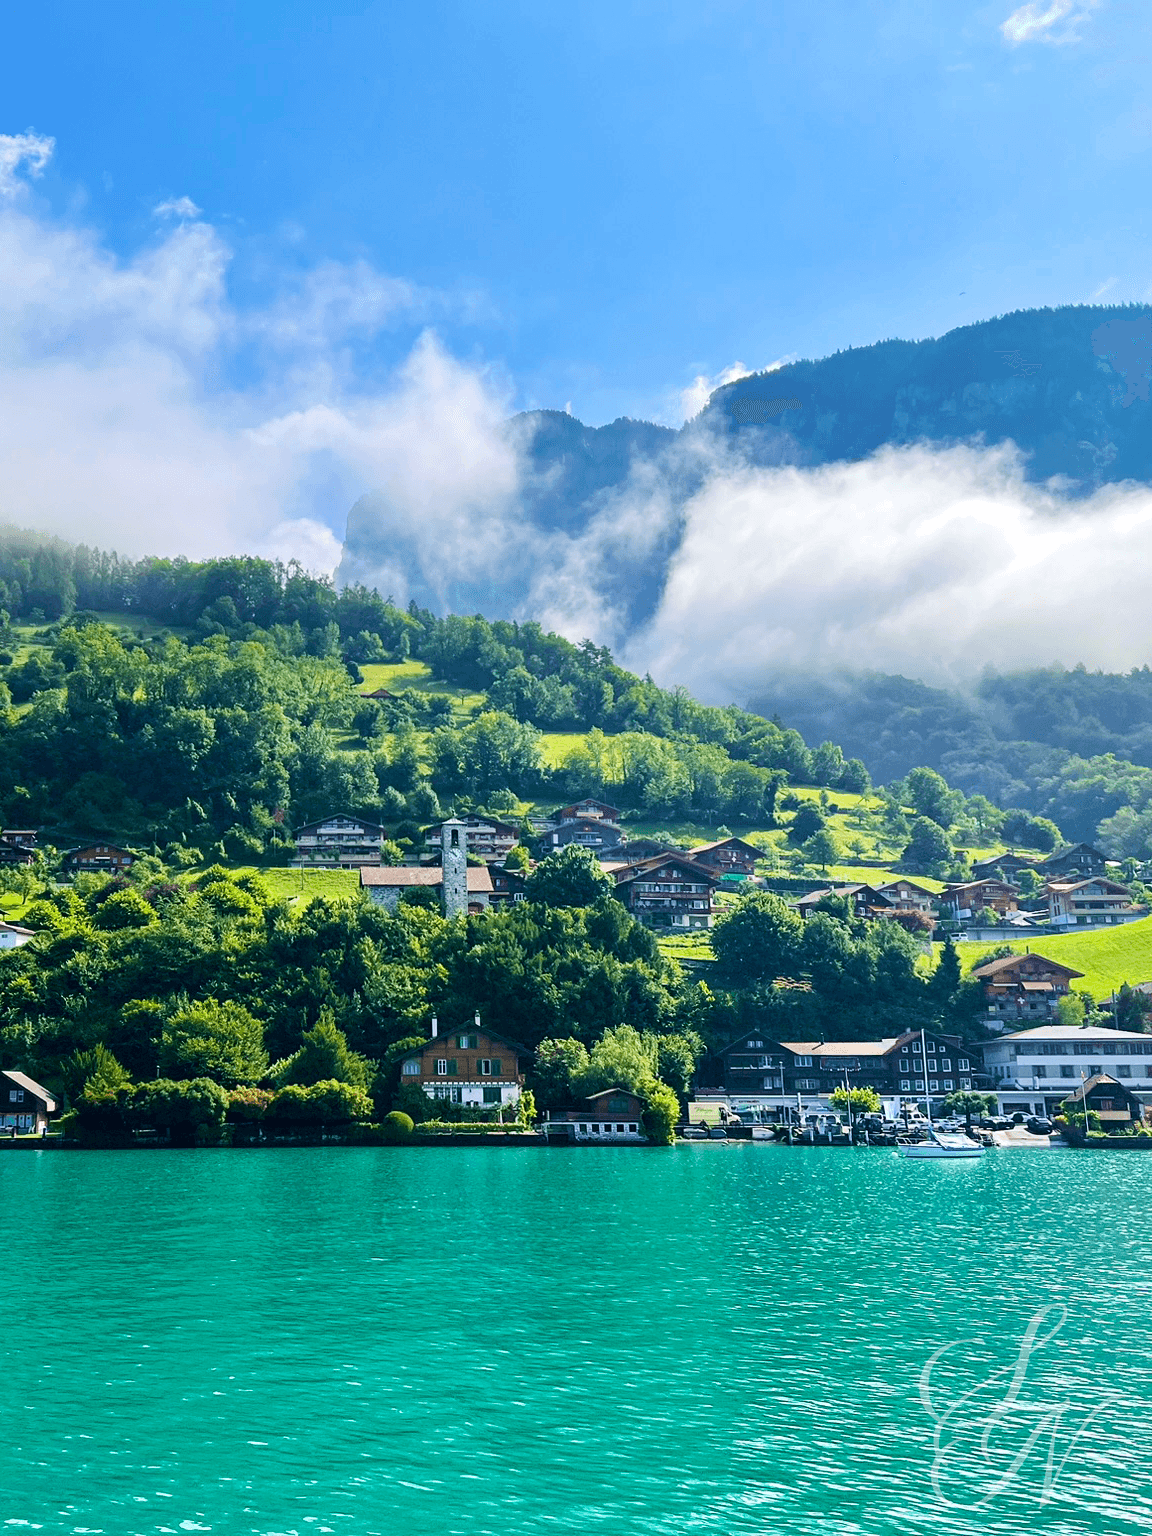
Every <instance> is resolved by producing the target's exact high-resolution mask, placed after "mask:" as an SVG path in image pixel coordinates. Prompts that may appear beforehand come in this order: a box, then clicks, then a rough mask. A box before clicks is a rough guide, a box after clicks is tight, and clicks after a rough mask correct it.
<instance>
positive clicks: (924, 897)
mask: <svg viewBox="0 0 1152 1536" xmlns="http://www.w3.org/2000/svg"><path fill="white" fill-rule="evenodd" d="M876 889H877V890H878V891H879V893H880V895H881V896H883V897H884V898H885V899H886V900H887V901H890V902H891V903H892V905H893V906H894V907H899V908H902V909H906V910H911V911H913V912H922V913H923V914H924V916H925V917H932V916H933V915H934V914H935V912H936V902H937V900H938V897H937V895H936V892H935V891H930V890H929V889H928V887H927V886H926V885H917V884H916V882H915V880H906V879H903V878H901V879H899V880H886V881H885V882H884V884H883V885H878V886H877V887H876Z"/></svg>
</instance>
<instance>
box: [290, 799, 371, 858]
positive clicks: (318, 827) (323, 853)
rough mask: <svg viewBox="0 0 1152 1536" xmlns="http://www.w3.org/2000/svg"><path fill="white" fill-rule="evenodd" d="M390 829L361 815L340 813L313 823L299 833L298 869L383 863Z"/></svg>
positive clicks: (297, 836) (297, 842)
mask: <svg viewBox="0 0 1152 1536" xmlns="http://www.w3.org/2000/svg"><path fill="white" fill-rule="evenodd" d="M387 836H388V832H387V829H386V828H384V827H380V826H377V825H376V823H375V822H374V821H365V820H364V819H363V818H362V817H360V816H350V815H346V814H343V813H337V814H335V815H332V816H325V817H324V819H323V820H322V821H310V822H309V823H308V824H307V826H303V827H301V828H299V830H298V831H297V833H296V852H295V854H294V856H293V858H292V864H293V867H294V868H297V869H358V868H361V867H363V866H364V865H366V864H379V863H380V861H381V857H382V854H381V844H382V843H383V841H384V839H385V838H386V837H387Z"/></svg>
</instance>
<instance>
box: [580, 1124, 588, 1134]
mask: <svg viewBox="0 0 1152 1536" xmlns="http://www.w3.org/2000/svg"><path fill="white" fill-rule="evenodd" d="M580 1134H581V1136H587V1134H588V1127H587V1126H586V1125H582V1126H581V1127H580Z"/></svg>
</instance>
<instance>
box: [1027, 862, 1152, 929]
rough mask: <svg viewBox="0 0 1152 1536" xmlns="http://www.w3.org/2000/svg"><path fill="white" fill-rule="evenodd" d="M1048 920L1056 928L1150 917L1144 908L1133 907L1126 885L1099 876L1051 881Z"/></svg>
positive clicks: (1048, 895)
mask: <svg viewBox="0 0 1152 1536" xmlns="http://www.w3.org/2000/svg"><path fill="white" fill-rule="evenodd" d="M1044 894H1045V895H1046V896H1047V898H1048V922H1049V924H1050V926H1051V927H1053V928H1102V927H1108V926H1109V925H1115V924H1117V923H1133V922H1135V921H1136V920H1137V918H1141V917H1146V916H1147V912H1146V910H1145V908H1144V907H1137V906H1133V904H1132V896H1131V893H1130V892H1129V890H1128V887H1127V886H1126V885H1118V884H1117V883H1116V881H1115V880H1105V879H1104V877H1103V876H1102V875H1095V876H1093V877H1092V878H1091V879H1088V880H1074V881H1057V882H1050V883H1049V885H1048V887H1047V889H1046V890H1045V893H1044Z"/></svg>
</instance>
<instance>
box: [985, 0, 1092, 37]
mask: <svg viewBox="0 0 1152 1536" xmlns="http://www.w3.org/2000/svg"><path fill="white" fill-rule="evenodd" d="M1097 4H1098V0H1049V3H1048V4H1047V5H1044V4H1042V3H1040V4H1036V3H1033V4H1029V5H1022V6H1021V7H1020V8H1019V10H1016V11H1013V12H1012V14H1011V16H1009V17H1008V19H1007V21H1005V22H1003V23H1001V26H1000V31H1001V33H1002V35H1003V37H1004V40H1005V42H1008V43H1011V44H1012V45H1013V47H1016V46H1018V45H1019V44H1020V43H1031V42H1036V41H1040V42H1045V43H1077V42H1079V41H1080V34H1079V32H1078V31H1077V30H1076V28H1077V25H1078V23H1079V22H1081V21H1083V20H1084V19H1085V17H1086V16H1087V15H1088V14H1089V12H1090V11H1094V10H1095V9H1096V6H1097ZM1061 23H1064V25H1061Z"/></svg>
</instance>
